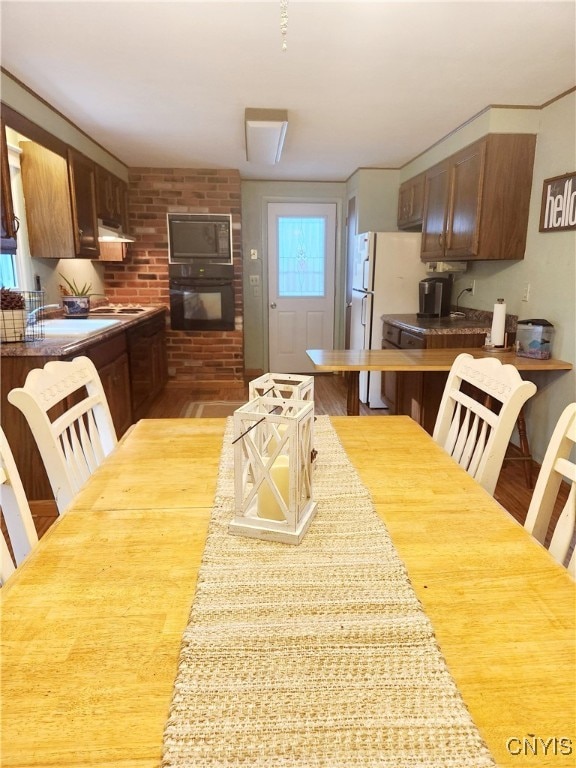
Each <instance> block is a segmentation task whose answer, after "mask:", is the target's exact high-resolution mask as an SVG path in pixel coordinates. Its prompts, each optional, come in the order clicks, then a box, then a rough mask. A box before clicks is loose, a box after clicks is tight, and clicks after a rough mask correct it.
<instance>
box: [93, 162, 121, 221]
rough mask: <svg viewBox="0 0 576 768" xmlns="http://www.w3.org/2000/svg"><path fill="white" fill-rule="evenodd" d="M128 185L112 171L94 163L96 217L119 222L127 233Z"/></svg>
mask: <svg viewBox="0 0 576 768" xmlns="http://www.w3.org/2000/svg"><path fill="white" fill-rule="evenodd" d="M127 197H128V185H127V184H126V182H125V181H123V180H122V179H119V178H118V177H117V176H115V175H114V174H113V173H110V171H108V170H106V169H105V168H102V166H100V165H96V208H97V212H98V218H99V219H103V220H105V221H111V222H114V223H115V224H120V225H121V227H122V231H123V232H124V233H128V205H127Z"/></svg>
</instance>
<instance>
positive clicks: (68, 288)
mask: <svg viewBox="0 0 576 768" xmlns="http://www.w3.org/2000/svg"><path fill="white" fill-rule="evenodd" d="M59 274H60V277H61V278H62V280H64V282H65V283H66V285H61V286H60V293H61V294H62V306H63V308H64V317H71V318H74V319H80V318H82V317H88V315H89V313H90V296H93V295H94V294H93V293H92V292H91V291H92V283H84V285H82V286H80V285H78V284H77V283H76V281H75V280H68V278H67V277H64V275H63V274H62V273H61V272H60V273H59Z"/></svg>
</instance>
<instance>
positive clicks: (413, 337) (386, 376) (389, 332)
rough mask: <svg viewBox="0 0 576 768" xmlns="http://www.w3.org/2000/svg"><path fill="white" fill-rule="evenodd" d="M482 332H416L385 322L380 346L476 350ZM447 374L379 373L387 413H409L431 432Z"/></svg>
mask: <svg viewBox="0 0 576 768" xmlns="http://www.w3.org/2000/svg"><path fill="white" fill-rule="evenodd" d="M484 341H485V334H484V333H481V334H480V333H453V334H425V333H422V334H416V333H413V332H409V331H405V330H400V329H399V328H397V327H396V326H393V325H391V324H390V323H386V322H385V323H384V328H383V340H382V349H462V348H470V350H471V351H472V350H473V349H474V348H476V349H478V348H480V347H481V346H482V344H484ZM447 378H448V373H446V372H444V371H437V372H423V371H417V372H415V373H404V372H402V373H400V372H398V373H397V372H395V371H383V372H382V399H383V400H384V402H385V403H386V404H387V405H388V408H389V413H390V415H395V416H410V417H411V418H412V419H414V421H416V422H417V423H418V424H420V425H421V426H422V427H424V429H425V430H426V432H428V434H430V435H431V434H432V433H433V431H434V425H435V423H436V416H437V415H438V408H439V407H440V401H441V400H442V394H443V393H444V387H445V385H446V379H447Z"/></svg>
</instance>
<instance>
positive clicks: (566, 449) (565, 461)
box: [524, 403, 576, 578]
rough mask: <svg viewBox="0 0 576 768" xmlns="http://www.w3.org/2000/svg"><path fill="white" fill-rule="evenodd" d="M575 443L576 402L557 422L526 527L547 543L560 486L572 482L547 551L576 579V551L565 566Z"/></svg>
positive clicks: (575, 524)
mask: <svg viewBox="0 0 576 768" xmlns="http://www.w3.org/2000/svg"><path fill="white" fill-rule="evenodd" d="M575 444H576V403H571V404H570V405H568V406H567V407H566V408H565V409H564V411H563V412H562V415H561V416H560V418H559V419H558V423H557V424H556V428H555V429H554V432H553V433H552V437H551V438H550V443H549V444H548V448H547V450H546V454H545V456H544V461H543V462H542V466H541V468H540V473H539V475H538V480H537V481H536V485H535V487H534V493H533V494H532V501H531V502H530V506H529V507H528V514H527V515H526V521H525V522H524V527H525V528H526V530H527V531H529V532H530V533H531V534H532V536H534V538H535V539H536V540H537V541H539V542H540V543H541V544H544V543H545V540H546V534H547V533H548V527H549V525H550V520H551V518H552V513H553V512H554V506H555V504H556V500H557V497H558V491H559V489H560V483H561V482H562V480H563V479H564V478H565V479H566V480H568V482H569V483H570V491H569V493H568V499H567V500H566V504H565V505H564V507H563V509H562V511H561V512H560V516H559V518H558V520H557V522H556V525H555V527H554V533H553V534H552V539H551V541H550V545H549V547H548V550H549V552H550V554H551V555H552V557H553V558H554V559H555V560H557V561H558V562H559V563H562V564H563V565H567V567H568V570H569V572H570V573H571V574H572V576H573V577H574V578H576V558H575V555H574V551H572V556H571V558H570V561H569V562H568V563H566V559H567V557H568V554H569V551H570V546H571V545H573V543H574V534H575V532H576V463H575V462H574V461H572V460H571V459H570V455H571V453H572V452H573V451H574V450H575Z"/></svg>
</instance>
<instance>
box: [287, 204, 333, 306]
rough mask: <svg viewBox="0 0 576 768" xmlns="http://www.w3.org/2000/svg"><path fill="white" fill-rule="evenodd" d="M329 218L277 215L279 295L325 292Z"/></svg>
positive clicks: (307, 294) (320, 293) (314, 294)
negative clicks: (325, 257) (327, 219)
mask: <svg viewBox="0 0 576 768" xmlns="http://www.w3.org/2000/svg"><path fill="white" fill-rule="evenodd" d="M325 238H326V220H325V218H323V217H309V218H308V217H306V218H302V217H293V216H280V217H279V218H278V296H279V297H284V298H285V297H290V296H320V297H322V296H324V291H325V283H326V280H325V259H324V248H325Z"/></svg>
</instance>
